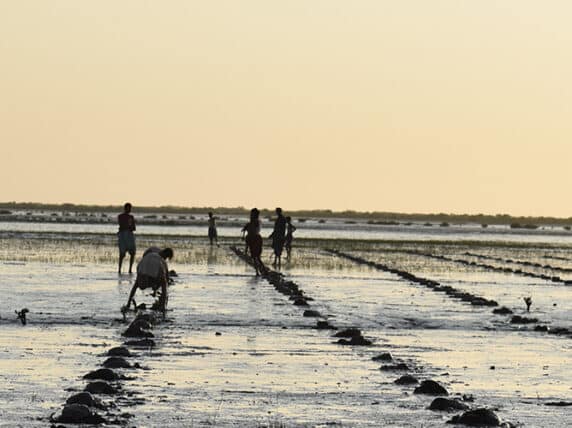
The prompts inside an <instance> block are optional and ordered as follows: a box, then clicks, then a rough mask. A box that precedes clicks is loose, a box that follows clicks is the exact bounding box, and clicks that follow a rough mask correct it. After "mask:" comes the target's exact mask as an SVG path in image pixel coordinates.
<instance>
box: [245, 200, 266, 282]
mask: <svg viewBox="0 0 572 428" xmlns="http://www.w3.org/2000/svg"><path fill="white" fill-rule="evenodd" d="M259 217H260V211H258V209H257V208H253V209H251V210H250V221H249V222H248V223H247V224H246V226H244V227H243V228H242V231H243V232H246V238H245V240H246V245H247V246H248V250H249V251H250V257H252V260H253V261H254V269H255V270H256V276H258V275H260V273H261V272H262V271H263V270H264V269H265V267H264V264H263V263H262V260H261V259H260V256H261V255H262V236H260V219H259Z"/></svg>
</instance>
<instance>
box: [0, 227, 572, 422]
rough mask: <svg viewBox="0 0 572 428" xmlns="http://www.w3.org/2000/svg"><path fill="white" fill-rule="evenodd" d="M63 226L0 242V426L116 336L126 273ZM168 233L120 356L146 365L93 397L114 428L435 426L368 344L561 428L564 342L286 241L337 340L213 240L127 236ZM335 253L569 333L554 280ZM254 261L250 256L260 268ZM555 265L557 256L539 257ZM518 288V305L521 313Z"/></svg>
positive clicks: (567, 379)
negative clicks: (170, 255)
mask: <svg viewBox="0 0 572 428" xmlns="http://www.w3.org/2000/svg"><path fill="white" fill-rule="evenodd" d="M72 236H73V239H59V237H47V236H46V235H43V234H40V235H39V236H38V235H29V234H27V232H26V233H23V232H15V231H13V232H11V234H9V235H7V234H3V235H2V236H0V272H1V275H0V293H1V295H2V303H3V304H2V306H1V307H0V317H1V319H0V380H1V381H2V384H3V385H4V388H2V389H0V421H1V422H0V426H6V427H8V426H10V427H13V426H24V427H35V426H37V427H40V426H41V427H44V426H46V425H47V420H48V417H49V415H50V414H51V413H53V412H57V411H58V410H59V409H61V408H62V406H63V404H64V403H65V400H66V398H67V397H69V396H70V395H71V394H72V393H73V392H74V391H75V392H77V391H80V390H82V389H83V387H84V386H85V384H86V381H85V380H83V379H82V376H83V375H84V374H86V373H87V372H89V371H91V370H95V369H97V368H99V367H100V365H101V363H102V362H103V360H104V359H105V356H104V353H105V351H106V350H108V349H109V348H111V347H113V346H118V345H120V344H121V343H122V342H123V341H124V338H123V337H122V336H121V332H122V331H123V330H124V329H125V324H123V323H122V320H121V314H120V311H119V309H120V307H121V305H122V304H124V302H125V301H126V298H127V293H128V291H129V289H130V286H131V284H132V282H133V280H134V278H133V277H132V276H129V275H123V276H120V277H118V276H117V274H116V273H115V268H116V267H115V258H116V249H115V247H114V246H113V244H114V240H113V237H105V236H99V235H96V236H93V235H83V234H81V233H75V232H74V233H73V234H72ZM70 241H71V242H70ZM167 243H169V244H171V245H173V247H174V248H175V259H174V260H173V262H172V263H171V268H173V269H175V270H176V271H177V272H178V273H179V277H178V278H177V282H176V284H175V285H174V286H173V287H172V288H171V293H170V299H169V308H170V311H169V312H168V315H167V322H164V323H161V324H159V325H157V326H156V327H155V329H154V334H155V336H156V337H155V340H156V342H157V345H158V346H157V347H156V348H154V349H143V350H137V351H135V352H136V353H137V355H136V356H135V357H134V358H133V359H132V360H133V361H137V362H139V363H140V364H141V365H142V366H144V367H146V368H147V369H148V370H135V371H131V370H125V372H126V373H127V374H129V376H131V377H132V379H130V380H125V381H122V382H121V384H122V388H123V394H122V395H121V396H120V397H118V398H115V399H113V398H104V401H106V402H115V403H116V404H117V408H115V409H112V411H111V413H112V414H113V415H118V414H121V413H130V414H132V415H133V417H132V418H130V419H128V421H129V422H128V426H137V427H154V426H173V427H188V426H336V425H337V426H363V427H365V426H395V427H421V426H423V427H437V426H439V427H441V426H444V422H445V421H446V420H448V419H449V418H450V417H451V415H450V414H443V413H441V412H433V411H430V410H428V409H427V407H428V405H429V403H430V402H431V397H428V396H423V395H415V394H412V391H413V388H412V387H401V386H396V385H394V384H393V380H395V379H396V378H397V377H399V376H400V375H401V374H403V373H402V372H395V371H381V370H379V367H380V366H381V365H382V363H379V362H374V361H372V360H371V358H372V357H373V356H375V355H378V354H380V353H382V352H391V354H392V355H393V356H394V358H395V359H396V360H397V361H399V362H405V363H407V364H408V366H409V367H410V373H412V374H415V375H416V376H417V377H419V378H420V379H429V378H431V379H435V380H438V381H439V382H441V383H442V384H443V385H445V386H446V387H447V389H448V390H449V391H450V392H451V393H452V394H454V395H456V394H460V395H462V394H470V395H474V397H475V401H474V403H469V404H471V405H472V406H474V407H480V406H487V407H491V408H494V409H497V413H498V415H499V416H500V417H501V418H502V419H503V420H507V421H511V422H513V423H519V424H522V425H523V426H535V427H536V426H538V427H542V426H552V427H563V426H567V421H568V420H569V419H570V412H571V410H570V407H549V406H546V405H545V404H546V403H547V402H552V401H561V400H562V401H572V374H571V373H570V370H569V367H570V364H571V363H572V358H571V355H572V354H571V350H572V338H570V337H565V336H554V335H549V334H546V333H538V332H533V331H530V330H531V327H530V326H518V325H513V324H510V323H509V322H507V317H506V316H498V315H493V314H492V308H489V307H474V306H471V305H469V304H467V303H463V302H460V301H458V300H454V299H451V298H448V297H447V296H445V295H443V294H442V293H437V292H434V291H432V290H430V289H427V288H424V287H422V286H419V285H416V284H412V283H409V282H408V281H405V280H402V279H400V278H399V277H397V276H396V275H393V274H389V273H385V272H381V271H378V270H375V269H371V268H369V267H364V266H361V265H358V264H355V263H352V262H350V261H347V260H343V259H341V258H337V257H334V256H332V255H329V254H327V253H325V252H324V251H323V242H322V241H319V240H318V241H311V240H308V241H302V240H301V241H300V242H299V244H300V245H299V247H302V248H295V250H294V254H293V258H292V260H291V261H290V262H288V263H285V265H284V266H283V269H282V271H283V273H284V274H285V275H286V277H287V278H289V279H292V280H293V281H295V282H296V283H297V284H299V286H300V287H301V288H303V290H304V291H305V292H306V294H307V295H308V296H311V297H313V298H314V299H315V300H314V301H313V302H311V304H312V309H315V310H318V311H319V312H320V313H321V314H322V315H323V316H324V317H326V318H327V319H328V320H329V321H330V322H331V323H333V324H335V325H336V326H338V327H350V326H354V327H359V328H361V329H362V331H363V333H364V336H365V337H366V338H369V339H372V340H373V342H374V344H373V346H371V347H344V346H340V345H338V344H336V343H334V342H335V341H336V340H337V339H336V338H332V337H331V334H332V332H331V331H327V330H326V331H322V330H316V329H314V328H313V326H314V325H315V323H316V320H315V319H314V318H308V317H303V316H302V312H303V309H301V308H299V307H296V306H294V305H292V304H291V302H290V301H289V300H288V299H287V298H286V297H285V296H283V295H282V294H279V293H277V292H276V290H275V289H274V288H273V287H272V286H271V285H270V284H269V283H268V282H266V281H265V280H263V279H257V278H255V277H254V276H253V271H252V269H251V268H250V267H248V266H246V265H245V264H244V263H243V262H242V261H240V260H239V259H238V258H237V257H236V256H235V255H234V254H233V253H232V252H231V251H230V250H228V248H227V244H228V243H230V241H225V242H224V245H221V247H218V248H217V247H214V248H212V247H209V246H208V244H207V242H206V241H205V240H204V239H198V238H188V237H180V238H178V239H174V238H173V237H172V236H162V235H159V236H155V237H148V238H143V239H141V242H140V248H142V246H144V245H154V244H156V245H164V244H167ZM344 245H345V248H344V247H343V246H344ZM340 246H341V247H342V249H345V250H347V251H350V252H353V254H355V255H359V256H361V257H363V258H366V259H369V260H374V261H378V262H383V263H385V264H387V265H390V266H394V267H397V268H400V269H404V270H407V271H408V272H412V273H414V274H416V275H421V276H423V277H425V278H429V279H434V280H437V281H439V282H441V283H442V284H450V285H453V286H455V287H456V288H458V289H461V290H463V291H465V290H467V291H470V292H472V293H474V294H477V295H480V296H484V297H487V298H493V299H495V300H498V302H499V304H501V305H505V306H508V307H510V308H511V309H513V310H514V311H515V313H518V314H521V315H526V316H534V317H538V318H539V319H541V320H542V322H543V323H544V324H547V325H555V326H560V327H567V328H572V323H571V318H572V317H571V316H570V315H571V309H572V308H571V306H572V287H570V286H565V285H555V284H553V283H550V282H547V281H542V280H538V279H534V278H526V277H520V276H516V275H510V274H502V273H498V272H490V271H487V270H484V269H480V268H476V267H467V266H464V265H458V264H455V263H452V262H443V261H440V260H435V259H431V258H428V257H424V256H420V255H412V254H407V253H403V252H399V251H395V250H399V249H403V248H405V247H406V248H409V249H415V250H419V251H421V252H426V253H432V254H446V255H451V256H454V257H459V258H462V257H465V258H467V259H469V258H470V257H469V256H464V253H465V252H467V251H468V250H467V247H466V246H465V245H464V244H458V245H449V244H447V245H443V244H435V243H431V242H429V243H427V244H421V243H418V242H415V243H405V244H404V243H403V242H401V243H396V244H395V245H387V244H385V243H384V244H382V245H380V244H372V243H365V242H350V243H346V244H343V243H342V244H340ZM390 250H391V251H390ZM470 251H471V252H472V253H477V254H486V255H494V256H497V257H504V258H509V257H510V258H512V259H517V258H518V259H519V260H529V261H534V260H546V259H545V256H547V255H550V254H558V256H559V257H570V259H572V249H571V248H569V247H568V243H567V242H560V243H559V244H558V245H557V246H556V247H555V248H550V249H546V248H545V247H535V246H534V245H531V246H530V247H526V248H524V249H523V248H522V247H520V246H519V245H516V244H515V245H514V246H511V244H505V245H503V246H497V245H492V244H489V243H486V242H485V243H482V244H479V245H477V246H475V245H472V246H470ZM509 255H510V256H509ZM517 256H518V257H517ZM270 258H271V257H270V254H269V253H268V252H265V254H264V260H265V261H269V260H270ZM557 263H558V265H559V266H570V265H572V262H569V263H568V264H567V262H566V261H565V260H559V259H557V260H552V261H551V262H550V264H553V265H557ZM571 277H572V275H571ZM523 296H532V298H533V305H532V308H531V312H530V313H529V314H527V313H526V311H525V306H524V303H523V301H522V297H523ZM136 298H137V301H138V302H140V301H148V302H150V301H151V300H150V298H148V297H147V298H145V297H143V298H142V297H140V296H139V295H138V296H136ZM554 303H556V306H554ZM24 307H27V308H28V309H29V310H30V313H29V314H28V321H29V322H28V324H27V325H26V326H23V325H21V324H20V322H19V321H18V320H17V319H16V315H15V314H14V310H19V309H21V308H24ZM217 333H218V334H217ZM493 366H494V369H493Z"/></svg>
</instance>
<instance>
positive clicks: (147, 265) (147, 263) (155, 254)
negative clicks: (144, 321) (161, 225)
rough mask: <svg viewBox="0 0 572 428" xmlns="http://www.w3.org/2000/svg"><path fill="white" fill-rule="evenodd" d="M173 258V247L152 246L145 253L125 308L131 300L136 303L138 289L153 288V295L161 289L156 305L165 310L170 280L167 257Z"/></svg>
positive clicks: (127, 307) (129, 304) (126, 307)
mask: <svg viewBox="0 0 572 428" xmlns="http://www.w3.org/2000/svg"><path fill="white" fill-rule="evenodd" d="M172 258H173V250H172V249H171V248H164V249H162V250H159V249H158V248H156V247H151V248H149V249H148V250H147V251H145V253H144V254H143V258H142V259H141V261H140V262H139V264H138V265H137V279H136V280H135V283H134V284H133V287H132V288H131V292H130V293H129V299H128V300H127V304H126V305H125V309H129V307H130V306H131V301H133V303H134V304H135V301H134V300H133V297H134V296H135V292H136V291H137V289H138V288H139V289H141V290H145V289H147V288H151V289H152V290H153V297H155V296H156V294H157V291H159V299H158V301H157V302H156V304H154V305H153V306H154V307H157V309H159V310H161V311H163V313H164V312H165V311H166V309H167V285H168V281H169V267H168V266H167V262H166V259H169V260H170V259H172Z"/></svg>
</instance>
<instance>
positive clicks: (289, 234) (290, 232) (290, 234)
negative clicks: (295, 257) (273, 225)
mask: <svg viewBox="0 0 572 428" xmlns="http://www.w3.org/2000/svg"><path fill="white" fill-rule="evenodd" d="M295 231H296V226H294V225H293V224H292V217H290V216H288V217H286V241H285V242H284V248H286V258H287V259H290V251H292V240H293V239H294V232H295Z"/></svg>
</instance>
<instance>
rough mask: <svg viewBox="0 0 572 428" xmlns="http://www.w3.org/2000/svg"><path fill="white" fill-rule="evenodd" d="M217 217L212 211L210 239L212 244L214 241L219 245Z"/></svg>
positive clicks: (210, 215)
mask: <svg viewBox="0 0 572 428" xmlns="http://www.w3.org/2000/svg"><path fill="white" fill-rule="evenodd" d="M215 221H216V217H215V216H214V215H213V213H212V211H210V212H209V240H210V241H211V245H212V244H213V241H214V242H215V243H216V245H217V246H218V235H217V232H216V222H215Z"/></svg>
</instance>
